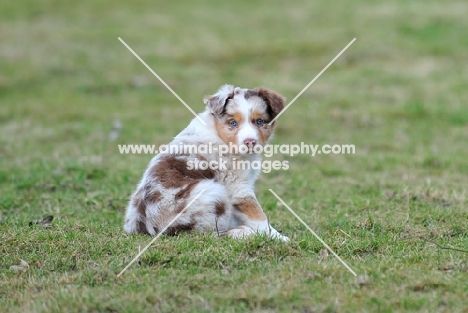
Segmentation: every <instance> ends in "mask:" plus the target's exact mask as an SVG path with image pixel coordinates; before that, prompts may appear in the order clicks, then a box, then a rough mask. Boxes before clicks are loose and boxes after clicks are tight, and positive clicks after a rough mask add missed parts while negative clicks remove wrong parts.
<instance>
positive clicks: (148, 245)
mask: <svg viewBox="0 0 468 313" xmlns="http://www.w3.org/2000/svg"><path fill="white" fill-rule="evenodd" d="M205 190H206V189H203V190H202V191H200V193H199V194H198V195H197V196H196V197H195V198H193V200H192V201H190V202H189V204H187V206H186V207H185V208H184V209H183V210H182V211H180V213H179V214H177V215H176V217H174V219H173V220H172V221H170V222H169V224H167V225H166V227H164V228H163V229H162V230H161V231H160V232H159V233H158V234H157V235H156V237H154V238H153V240H151V241H150V243H149V244H147V245H146V247H144V248H143V250H141V251H140V253H138V254H137V255H136V257H134V258H133V260H132V261H131V262H130V263H128V264H127V266H125V268H124V269H123V270H122V271H121V272H120V273H119V274H118V275H117V277H120V275H122V274H123V273H124V272H125V271H126V270H127V269H128V268H129V267H130V266H131V265H132V264H133V263H135V261H136V260H138V258H139V257H140V256H141V255H142V254H143V253H145V251H146V250H147V249H148V248H149V247H150V246H151V245H152V244H153V243H154V242H155V241H156V240H157V239H158V238H159V237H161V235H162V234H163V233H164V232H165V231H166V229H168V228H169V226H171V225H172V223H174V222H175V221H176V220H177V219H178V218H179V217H180V216H181V215H182V214H183V213H184V212H185V211H186V210H187V209H188V208H189V207H190V206H191V205H192V203H193V202H195V200H197V199H198V197H200V196H201V195H202V193H204V192H205Z"/></svg>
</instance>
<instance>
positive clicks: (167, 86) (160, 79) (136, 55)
mask: <svg viewBox="0 0 468 313" xmlns="http://www.w3.org/2000/svg"><path fill="white" fill-rule="evenodd" d="M119 40H120V42H121V43H122V44H123V45H124V46H125V47H127V49H128V50H129V51H130V52H131V53H133V55H134V56H135V57H136V58H137V59H138V60H139V61H140V62H141V63H142V64H143V65H144V66H146V68H147V69H148V70H149V71H150V72H151V73H152V74H153V75H154V76H155V77H156V78H157V79H159V81H160V82H161V83H162V84H163V85H164V86H165V87H166V88H167V89H168V90H169V91H170V92H172V94H173V95H174V96H175V97H176V98H177V99H179V101H180V102H182V104H183V105H185V107H186V108H187V109H188V110H189V111H190V112H192V114H193V115H194V116H195V117H196V118H198V120H200V122H202V124H203V125H206V123H205V121H204V120H202V119H201V117H200V116H198V114H197V113H195V111H194V110H192V108H191V107H190V106H189V105H188V104H187V103H185V101H184V100H182V98H181V97H179V95H178V94H176V93H175V91H174V90H172V88H171V87H169V85H168V84H166V82H165V81H164V80H162V78H161V77H159V75H158V74H156V73H155V71H153V70H152V69H151V67H149V66H148V64H146V63H145V61H143V60H142V59H141V58H140V57H139V56H138V54H136V53H135V51H133V49H132V48H130V47H129V46H128V45H127V44H126V43H125V41H123V40H122V38H120V37H119Z"/></svg>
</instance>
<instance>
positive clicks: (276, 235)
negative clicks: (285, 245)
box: [270, 228, 289, 242]
mask: <svg viewBox="0 0 468 313" xmlns="http://www.w3.org/2000/svg"><path fill="white" fill-rule="evenodd" d="M270 237H271V238H274V239H278V240H281V241H282V242H289V238H288V237H286V236H283V235H281V234H280V233H279V232H278V231H277V230H276V229H273V228H272V229H271V231H270Z"/></svg>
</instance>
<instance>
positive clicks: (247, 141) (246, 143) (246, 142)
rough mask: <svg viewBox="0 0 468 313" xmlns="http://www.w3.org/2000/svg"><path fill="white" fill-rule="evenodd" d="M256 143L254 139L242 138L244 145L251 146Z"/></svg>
mask: <svg viewBox="0 0 468 313" xmlns="http://www.w3.org/2000/svg"><path fill="white" fill-rule="evenodd" d="M256 144H257V140H255V139H253V138H247V139H246V140H244V145H246V146H250V147H253V146H255V145H256Z"/></svg>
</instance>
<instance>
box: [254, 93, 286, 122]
mask: <svg viewBox="0 0 468 313" xmlns="http://www.w3.org/2000/svg"><path fill="white" fill-rule="evenodd" d="M256 90H257V94H258V96H259V97H260V98H262V99H263V101H265V103H266V104H267V105H268V107H269V108H270V112H271V115H272V118H275V117H276V116H277V115H278V114H279V112H281V110H283V109H284V100H285V98H284V97H283V96H281V95H279V94H277V93H276V92H274V91H271V90H269V89H266V88H263V87H258V88H257V89H256Z"/></svg>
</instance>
